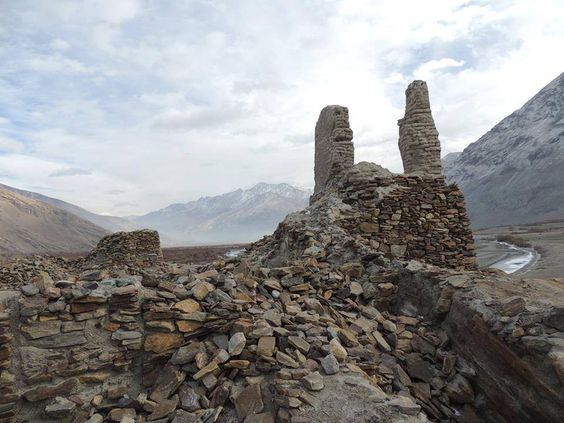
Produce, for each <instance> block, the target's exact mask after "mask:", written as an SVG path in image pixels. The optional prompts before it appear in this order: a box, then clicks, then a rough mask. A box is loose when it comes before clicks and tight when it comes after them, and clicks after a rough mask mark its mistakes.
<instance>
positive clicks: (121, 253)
mask: <svg viewBox="0 0 564 423" xmlns="http://www.w3.org/2000/svg"><path fill="white" fill-rule="evenodd" d="M162 261H163V253H162V251H161V242H160V238H159V233H158V232H157V231H153V230H149V229H145V230H142V231H134V232H116V233H114V234H111V235H108V236H105V237H104V238H102V240H101V241H100V242H99V243H98V246H97V247H96V248H95V249H94V250H92V252H91V253H90V254H89V255H88V257H87V258H86V262H87V263H88V264H90V265H94V266H96V265H105V266H111V265H124V264H126V265H128V266H130V267H151V266H156V265H158V264H160V263H162Z"/></svg>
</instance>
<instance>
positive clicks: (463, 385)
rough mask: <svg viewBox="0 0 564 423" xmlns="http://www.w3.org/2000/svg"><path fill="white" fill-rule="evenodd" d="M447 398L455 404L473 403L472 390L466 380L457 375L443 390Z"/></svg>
mask: <svg viewBox="0 0 564 423" xmlns="http://www.w3.org/2000/svg"><path fill="white" fill-rule="evenodd" d="M445 391H446V393H447V395H448V397H449V398H450V399H451V400H452V401H454V402H457V403H470V402H473V401H474V390H473V389H472V385H470V382H468V380H467V379H466V378H465V377H464V376H462V375H460V374H457V375H456V376H455V377H454V378H453V379H452V380H451V381H450V382H449V383H448V384H447V385H446V389H445Z"/></svg>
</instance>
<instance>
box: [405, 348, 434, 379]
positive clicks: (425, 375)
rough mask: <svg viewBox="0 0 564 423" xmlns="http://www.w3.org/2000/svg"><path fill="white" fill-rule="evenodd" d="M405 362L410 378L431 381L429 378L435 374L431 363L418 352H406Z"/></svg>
mask: <svg viewBox="0 0 564 423" xmlns="http://www.w3.org/2000/svg"><path fill="white" fill-rule="evenodd" d="M405 362H406V364H407V373H409V376H411V377H412V378H415V379H419V380H422V381H423V382H431V379H432V378H433V376H435V372H434V371H433V369H432V368H431V365H430V364H429V363H428V362H427V361H425V360H423V359H422V358H421V356H419V355H418V354H415V353H412V354H407V355H406V356H405Z"/></svg>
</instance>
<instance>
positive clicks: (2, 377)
mask: <svg viewBox="0 0 564 423" xmlns="http://www.w3.org/2000/svg"><path fill="white" fill-rule="evenodd" d="M13 339H14V337H13V334H12V330H11V312H10V309H9V308H8V306H7V301H6V300H5V299H4V300H0V423H9V422H11V421H12V419H13V417H14V416H15V415H16V404H17V400H18V395H17V393H16V389H15V386H14V382H15V375H14V372H13V355H14V354H15V353H16V351H15V349H14V345H13Z"/></svg>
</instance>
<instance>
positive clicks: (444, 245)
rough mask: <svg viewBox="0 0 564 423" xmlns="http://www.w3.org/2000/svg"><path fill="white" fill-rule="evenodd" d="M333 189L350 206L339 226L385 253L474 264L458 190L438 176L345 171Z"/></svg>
mask: <svg viewBox="0 0 564 423" xmlns="http://www.w3.org/2000/svg"><path fill="white" fill-rule="evenodd" d="M338 194H339V196H340V198H341V199H342V201H343V202H344V203H346V204H348V205H350V206H351V209H350V210H349V211H346V212H345V213H344V215H345V216H344V217H343V219H342V226H343V228H344V229H345V230H346V231H347V232H348V233H349V234H351V235H354V234H360V235H361V236H362V237H363V239H365V240H370V242H371V245H372V246H373V247H374V248H376V249H377V250H378V251H381V252H383V253H384V254H385V255H386V256H388V257H390V258H396V259H402V260H410V259H417V260H421V261H424V262H426V263H430V264H434V265H437V266H441V267H450V268H457V267H464V268H475V266H476V260H475V247H474V240H473V236H472V230H471V228H470V220H469V219H468V216H467V214H466V207H465V204H464V195H463V194H462V192H461V191H460V190H459V189H458V188H457V187H456V186H455V185H446V183H445V180H444V178H443V177H442V176H430V175H421V176H414V175H406V176H404V175H395V176H390V177H383V178H382V177H380V172H378V171H372V172H370V171H366V170H365V171H364V172H361V173H360V172H353V171H351V172H349V173H348V174H345V175H344V176H343V178H342V179H341V182H340V187H339V189H338Z"/></svg>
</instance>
